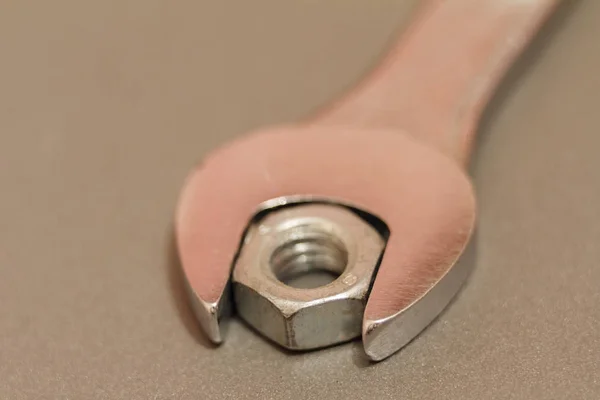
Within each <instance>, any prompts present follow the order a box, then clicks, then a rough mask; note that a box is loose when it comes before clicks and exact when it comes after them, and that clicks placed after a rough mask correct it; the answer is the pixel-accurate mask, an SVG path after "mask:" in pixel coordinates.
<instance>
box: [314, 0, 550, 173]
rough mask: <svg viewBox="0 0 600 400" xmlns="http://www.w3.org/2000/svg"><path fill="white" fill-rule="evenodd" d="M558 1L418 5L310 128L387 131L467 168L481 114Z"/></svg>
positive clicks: (458, 0)
mask: <svg viewBox="0 0 600 400" xmlns="http://www.w3.org/2000/svg"><path fill="white" fill-rule="evenodd" d="M559 2H560V0H426V1H422V3H421V5H420V8H419V9H418V11H417V15H416V17H415V18H414V19H413V22H412V23H411V24H410V26H409V27H408V30H407V32H405V34H404V35H402V37H401V38H400V40H399V41H398V42H397V43H396V44H395V45H394V46H393V47H392V48H391V50H390V51H389V54H388V56H387V58H386V59H385V60H384V61H383V62H382V64H381V65H380V66H379V68H377V69H376V70H375V71H374V72H373V73H372V74H371V75H370V76H369V77H367V78H366V79H365V80H364V81H363V82H362V83H361V84H359V85H358V86H357V87H356V88H355V89H354V90H353V91H351V92H350V93H348V94H347V95H346V96H345V97H343V98H341V99H340V100H339V101H337V102H334V103H333V104H332V106H331V107H329V108H328V109H326V110H325V111H324V112H322V113H321V114H320V115H318V116H317V118H316V119H315V120H313V121H311V123H316V124H335V125H352V126H354V127H362V128H367V129H368V128H391V129H397V130H401V131H404V132H407V133H409V134H410V135H412V136H414V137H417V138H418V139H421V140H425V141H426V142H427V143H428V144H430V145H432V146H435V147H436V148H438V149H439V150H441V151H442V152H444V153H446V154H448V155H449V156H451V157H452V158H454V159H456V160H457V161H458V162H459V163H461V164H467V163H468V160H469V158H470V153H471V147H472V145H473V141H474V134H475V130H476V128H477V124H478V122H479V118H480V116H481V113H482V112H483V109H484V107H485V106H486V104H487V103H488V100H489V99H490V97H491V96H492V94H493V92H494V90H495V88H496V86H497V85H498V83H499V81H500V80H501V79H502V77H503V76H504V74H505V73H506V71H507V70H508V68H509V67H510V66H511V64H513V62H514V61H515V59H516V58H517V57H518V56H519V55H520V53H521V52H522V50H523V49H524V48H525V47H526V46H527V44H528V43H529V42H530V41H531V39H532V38H533V36H534V35H535V33H536V32H537V31H538V29H539V28H540V26H541V25H542V24H543V23H544V22H545V20H546V18H547V17H548V16H549V15H550V14H551V12H552V11H553V9H554V8H555V6H556V5H558V3H559Z"/></svg>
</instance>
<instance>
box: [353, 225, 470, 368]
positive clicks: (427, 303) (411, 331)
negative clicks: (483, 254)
mask: <svg viewBox="0 0 600 400" xmlns="http://www.w3.org/2000/svg"><path fill="white" fill-rule="evenodd" d="M462 243H464V245H465V246H466V247H464V248H463V249H461V250H460V252H459V253H458V256H456V257H453V256H451V255H450V254H449V260H448V261H447V265H448V269H447V271H446V272H445V273H444V274H443V275H441V276H439V278H438V279H437V281H435V280H434V281H433V282H432V283H430V284H428V285H426V286H425V291H424V292H423V291H421V292H419V293H417V292H415V291H414V290H411V289H410V286H411V284H410V283H406V282H404V285H402V282H396V284H397V285H398V286H399V290H404V291H405V293H407V296H406V297H405V299H404V303H405V304H407V305H405V306H403V307H402V306H401V308H398V311H397V312H396V313H392V314H388V315H385V316H378V315H377V314H378V310H377V307H378V305H376V304H375V305H374V304H373V303H371V304H369V303H367V308H366V310H365V315H364V319H363V335H362V337H363V347H364V350H365V354H366V355H367V357H368V358H369V359H370V360H371V361H382V360H384V359H386V358H388V357H389V356H391V355H393V354H395V353H396V352H398V351H400V350H401V349H402V348H404V347H405V346H406V345H407V344H409V343H410V342H411V341H412V340H413V339H415V338H416V337H417V336H418V335H419V334H420V333H421V332H422V331H423V330H425V329H426V328H427V327H428V326H429V325H430V324H431V323H432V322H433V321H434V320H435V319H436V318H437V317H438V316H439V315H440V314H441V313H442V312H443V311H444V309H446V308H447V307H448V306H449V304H450V303H451V302H452V301H453V299H454V298H455V296H456V295H457V293H458V292H459V291H460V289H461V288H462V286H463V285H464V283H465V282H466V281H467V279H468V277H469V275H470V273H471V271H472V270H473V268H474V267H475V262H476V260H475V258H476V248H477V246H476V243H475V238H474V235H473V234H472V231H471V232H469V234H468V236H466V237H465V240H464V241H462ZM434 279H435V278H434ZM413 285H414V284H413ZM401 286H404V288H400V287H401ZM411 293H412V295H411ZM379 315H381V314H379Z"/></svg>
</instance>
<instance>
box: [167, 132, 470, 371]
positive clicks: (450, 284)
mask: <svg viewBox="0 0 600 400" xmlns="http://www.w3.org/2000/svg"><path fill="white" fill-rule="evenodd" d="M290 196H302V197H314V198H326V199H330V200H333V201H339V202H340V203H343V204H350V205H352V206H354V207H356V208H359V209H362V210H364V211H367V212H370V213H372V214H374V215H376V216H377V217H379V218H381V219H382V220H383V221H384V222H385V223H386V224H387V225H388V228H389V231H390V236H389V239H388V243H387V248H386V251H385V254H384V256H383V258H382V261H381V265H380V268H379V272H378V274H377V277H376V279H375V283H374V286H373V289H372V291H371V294H370V297H369V300H368V304H367V308H366V311H365V315H364V319H363V338H364V343H365V350H366V353H367V355H368V356H369V357H370V358H371V359H373V360H379V359H382V358H385V357H387V356H389V355H390V354H392V353H394V352H395V351H397V350H398V349H399V348H401V347H402V346H403V345H404V344H406V342H407V341H408V340H410V339H412V337H414V336H415V335H417V334H418V333H419V332H420V331H421V330H422V329H423V328H425V326H426V325H428V324H429V322H431V320H433V319H434V318H435V317H436V316H437V315H438V313H439V312H440V311H441V310H442V308H443V307H444V306H445V305H446V304H447V303H448V302H449V301H450V300H451V298H452V297H453V296H454V294H455V293H456V292H457V290H458V289H459V287H460V284H461V283H462V281H463V280H464V274H452V273H450V272H451V271H452V269H453V267H454V265H455V263H456V261H457V259H458V258H459V256H460V254H461V253H462V252H463V250H464V249H465V247H466V245H467V243H468V241H469V238H470V236H471V233H472V231H473V226H474V221H475V199H474V195H473V191H472V186H471V183H470V181H469V179H468V177H467V176H466V174H465V173H464V171H463V170H462V169H461V168H460V166H459V165H458V164H457V163H456V162H455V161H454V160H452V159H450V158H449V157H447V156H445V155H443V154H441V153H440V152H438V151H436V150H434V149H432V148H430V147H428V146H427V145H425V144H423V143H421V142H419V141H418V140H416V139H414V138H412V137H411V136H410V135H407V134H404V133H402V132H398V131H393V130H356V129H352V128H348V127H331V126H330V127H281V128H277V129H272V130H266V131H261V132H257V133H253V134H249V135H245V136H243V137H242V138H240V139H238V140H236V141H233V142H231V143H228V144H227V145H226V146H224V147H222V148H220V149H218V150H216V151H214V152H213V153H211V154H210V155H209V156H208V157H207V158H206V159H205V160H204V162H203V163H202V164H201V165H200V166H199V167H198V168H196V169H195V170H194V171H193V172H192V174H191V175H190V176H189V177H188V180H187V182H186V185H185V188H184V190H183V193H182V196H181V199H180V203H179V208H178V211H177V216H176V233H177V246H178V251H179V255H180V259H181V262H182V267H183V270H184V274H185V276H186V278H187V281H188V284H189V288H190V294H191V298H192V301H193V302H194V303H195V310H196V314H197V316H198V318H199V321H200V323H201V325H202V327H203V329H204V330H205V332H206V333H207V335H208V336H209V337H210V339H211V340H213V341H214V342H217V343H218V342H220V341H221V340H222V337H221V332H220V329H219V324H218V317H219V314H220V307H221V304H223V303H224V299H225V297H226V296H227V293H226V292H227V290H226V289H227V286H228V281H229V277H230V273H231V267H232V264H233V262H234V260H235V256H236V254H237V252H238V249H239V246H240V241H241V239H242V236H243V234H244V231H245V229H246V227H247V224H248V223H249V221H250V220H251V218H252V217H253V216H254V215H255V213H256V212H257V211H258V208H259V207H260V206H261V205H262V204H264V203H265V202H268V201H271V200H272V199H277V198H284V197H290ZM446 278H451V279H446ZM436 287H439V288H440V289H439V290H436ZM417 306H418V312H415V313H411V309H413V308H414V309H415V310H416V309H417V308H416V307H417ZM395 321H401V324H400V325H399V324H398V323H395ZM393 332H400V333H401V334H400V335H396V334H393ZM407 339H408V340H407Z"/></svg>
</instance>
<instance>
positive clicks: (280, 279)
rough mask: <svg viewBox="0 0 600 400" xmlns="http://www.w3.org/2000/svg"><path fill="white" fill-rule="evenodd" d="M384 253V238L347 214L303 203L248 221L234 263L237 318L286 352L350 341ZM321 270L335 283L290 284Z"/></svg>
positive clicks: (335, 207) (358, 328) (357, 332)
mask: <svg viewBox="0 0 600 400" xmlns="http://www.w3.org/2000/svg"><path fill="white" fill-rule="evenodd" d="M383 248H384V240H383V238H382V237H381V235H380V234H379V233H378V232H377V231H376V230H375V229H374V228H373V227H371V226H370V225H369V224H368V223H367V222H366V221H364V220H363V219H361V218H360V217H359V216H357V215H356V214H354V213H353V212H352V211H350V210H349V209H346V208H345V207H341V206H338V205H333V204H301V205H296V206H292V207H286V208H283V209H276V210H273V211H271V212H269V213H268V214H267V215H266V216H264V217H263V218H262V219H260V220H258V221H254V222H253V224H252V226H251V227H250V229H249V231H248V232H247V234H246V236H245V239H244V243H243V245H242V248H241V251H240V254H239V257H238V259H237V262H236V264H235V267H234V270H233V276H232V283H233V293H234V299H235V304H236V309H237V312H238V313H239V315H240V316H241V317H242V318H243V319H244V320H246V322H248V323H249V324H250V325H251V326H252V327H254V328H255V329H256V330H257V331H259V332H261V333H262V334H263V335H265V336H266V337H268V338H269V339H271V340H273V341H274V342H276V343H278V344H280V345H281V346H284V347H286V348H288V349H294V350H307V349H315V348H320V347H325V346H330V345H333V344H337V343H342V342H346V341H348V340H351V339H354V338H356V337H358V336H360V334H361V326H362V316H363V313H364V309H365V305H366V303H367V295H368V293H369V289H370V287H371V284H372V281H373V279H374V278H375V271H376V268H377V266H378V262H379V259H380V257H381V255H382V252H383ZM319 269H324V270H327V271H330V272H331V273H332V274H335V276H336V279H335V280H333V282H331V283H327V284H325V285H322V286H321V285H319V286H317V287H309V288H296V287H292V286H290V285H289V283H291V282H289V280H290V279H292V278H294V277H296V278H297V277H298V275H303V274H304V275H305V274H307V273H310V272H311V271H315V270H319ZM286 282H287V284H286Z"/></svg>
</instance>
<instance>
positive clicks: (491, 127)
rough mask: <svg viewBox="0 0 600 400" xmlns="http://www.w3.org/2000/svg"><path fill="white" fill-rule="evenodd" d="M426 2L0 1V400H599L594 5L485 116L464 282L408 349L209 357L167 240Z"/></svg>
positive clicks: (599, 92) (581, 9)
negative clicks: (211, 182) (238, 149)
mask: <svg viewBox="0 0 600 400" xmlns="http://www.w3.org/2000/svg"><path fill="white" fill-rule="evenodd" d="M414 3H415V1H402V0H394V1H392V0H389V1H383V0H379V1H366V0H335V1H334V0H332V1H316V0H314V1H309V0H305V1H297V2H284V1H279V0H254V1H241V0H238V1H208V0H204V1H166V0H128V1H123V0H106V1H96V2H87V1H75V0H71V1H69V0H55V1H52V2H42V1H38V2H29V1H16V0H15V1H11V0H4V1H0V54H1V60H0V190H1V193H0V398H1V399H44V398H48V399H165V398H181V399H253V398H259V399H322V398H328V399H348V398H356V399H358V398H365V399H366V398H372V399H401V398H402V399H412V398H415V399H417V398H418V399H440V398H456V399H490V398H494V399H532V398H540V399H598V398H600V377H599V375H600V372H599V370H600V317H599V310H598V308H599V305H600V290H599V289H598V287H599V285H600V268H599V267H598V261H599V260H600V246H599V245H598V244H599V242H600V206H599V203H600V158H599V157H598V150H599V148H600V135H599V134H598V131H599V129H600V79H598V73H599V71H600V45H599V44H598V40H597V39H598V37H600V36H599V35H600V2H599V1H595V0H586V1H583V0H582V1H567V2H566V3H568V4H567V5H566V6H564V7H563V9H562V10H561V11H560V12H559V14H558V15H557V17H556V18H554V20H553V21H552V22H551V23H550V25H549V28H547V29H545V30H544V32H543V33H542V35H541V36H540V40H537V41H536V43H535V44H534V46H533V47H532V49H531V50H530V51H529V52H528V53H527V54H526V55H525V57H524V59H523V60H522V61H521V63H520V66H519V67H517V68H515V70H514V71H513V72H512V73H511V74H510V76H509V78H508V79H507V81H506V84H504V85H503V87H502V89H501V91H500V95H499V96H498V97H497V98H496V100H495V101H494V102H493V104H492V105H491V107H490V108H489V111H488V112H487V114H486V118H485V119H484V123H483V125H482V129H481V132H480V135H479V145H478V148H477V150H476V156H475V160H474V162H473V165H472V175H473V176H474V180H475V184H476V187H477V194H478V198H479V201H480V211H479V215H480V226H479V231H478V242H479V255H478V260H477V267H476V270H475V273H474V274H473V275H472V277H471V279H470V281H469V283H468V285H467V286H466V288H465V289H464V290H463V291H462V292H461V294H460V296H459V297H458V299H457V300H456V302H455V303H454V304H453V306H452V307H451V308H450V309H449V310H448V311H447V312H446V313H444V314H443V315H442V316H441V318H440V319H439V320H437V321H436V322H435V323H434V324H433V325H432V326H431V327H430V328H429V329H427V330H426V331H425V332H424V333H423V334H422V335H421V336H419V337H418V339H417V340H415V341H414V342H413V343H412V344H411V345H410V346H408V347H407V348H406V349H405V350H404V351H402V352H401V353H399V354H397V355H395V356H394V357H392V358H390V359H388V360H387V361H385V362H382V363H379V364H376V365H372V366H369V365H368V364H366V363H365V362H364V361H363V358H362V356H361V350H360V345H359V343H354V344H349V345H345V346H340V347H336V348H331V349H328V350H325V351H322V352H316V353H309V354H303V355H289V354H286V353H283V352H281V351H279V350H278V349H277V348H275V347H273V346H271V345H270V344H268V343H266V342H265V341H263V340H262V339H260V338H259V337H257V336H256V335H255V334H254V333H252V332H250V331H249V330H248V329H246V328H245V327H244V326H243V325H242V324H240V323H237V322H234V323H233V325H232V327H231V329H230V331H229V335H228V340H227V342H226V343H225V344H224V345H223V346H222V347H220V348H219V349H213V348H211V347H210V346H209V345H208V344H207V342H206V340H205V339H204V338H203V337H202V335H201V334H200V332H199V330H198V328H197V326H196V324H195V322H194V320H193V318H192V316H191V313H190V310H189V308H188V306H187V302H186V301H185V298H184V295H183V291H182V285H181V275H180V273H179V269H178V265H177V261H176V255H175V253H174V251H173V243H172V235H171V224H172V215H173V210H174V207H175V203H176V200H177V197H178V194H179V189H180V188H181V184H182V181H183V179H184V177H185V175H186V174H187V172H188V171H189V170H190V168H192V166H193V165H194V164H195V163H196V162H197V161H199V160H200V159H201V158H202V157H203V156H204V155H205V154H206V153H207V152H208V151H210V150H211V149H212V148H214V147H215V146H217V145H218V144H220V143H223V142H224V141H226V140H228V139H230V138H232V137H235V136H236V135H240V134H242V133H243V132H245V131H247V130H249V129H252V128H255V127H258V126H262V125H265V124H271V123H275V122H280V121H290V120H295V119H297V118H300V117H302V116H303V115H305V114H306V113H308V112H311V111H313V110H314V109H315V108H317V107H319V106H320V105H322V104H324V103H327V102H328V101H330V100H331V99H333V98H335V96H337V95H339V94H340V93H342V92H343V91H344V90H345V89H347V88H349V87H351V86H352V85H353V84H354V83H355V82H356V81H357V80H358V79H360V77H362V76H363V75H364V74H365V73H366V72H367V71H369V69H370V68H371V67H372V66H374V65H375V64H376V63H377V61H378V60H379V57H380V56H381V55H382V54H384V52H385V49H386V46H387V45H388V44H389V43H390V40H393V39H394V38H395V37H396V35H397V34H398V33H399V32H400V31H401V29H402V27H403V26H404V24H405V22H406V20H407V18H408V17H409V16H410V10H411V7H412V5H413V4H414Z"/></svg>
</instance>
